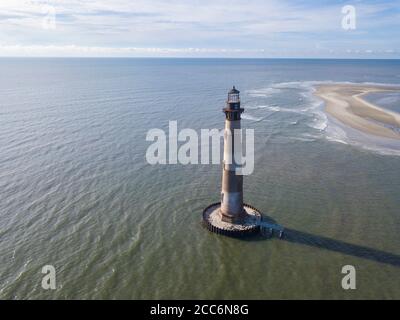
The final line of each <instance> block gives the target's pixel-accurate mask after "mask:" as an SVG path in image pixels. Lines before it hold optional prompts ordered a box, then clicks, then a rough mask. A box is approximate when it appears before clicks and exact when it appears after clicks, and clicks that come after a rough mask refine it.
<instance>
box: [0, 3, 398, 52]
mask: <svg viewBox="0 0 400 320" xmlns="http://www.w3.org/2000/svg"><path fill="white" fill-rule="evenodd" d="M345 6H351V8H350V11H349V9H348V7H345ZM344 7H345V8H344ZM346 8H347V9H346ZM343 10H344V11H343ZM349 19H350V20H349ZM0 56H32V57H36V56H46V57H47V56H60V57H234V58H235V57H237V58H242V57H243V58H252V57H256V58H264V57H265V58H400V0H395V1H386V0H382V1H374V0H365V1H364V0H354V1H340V0H338V1H328V0H310V1H304V0H230V1H227V0H112V1H111V0H0Z"/></svg>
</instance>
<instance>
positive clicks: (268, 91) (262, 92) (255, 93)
mask: <svg viewBox="0 0 400 320" xmlns="http://www.w3.org/2000/svg"><path fill="white" fill-rule="evenodd" d="M279 92H281V90H280V89H278V88H273V87H268V88H263V89H256V90H248V91H247V94H248V95H249V96H250V97H269V96H271V95H274V94H276V93H279Z"/></svg>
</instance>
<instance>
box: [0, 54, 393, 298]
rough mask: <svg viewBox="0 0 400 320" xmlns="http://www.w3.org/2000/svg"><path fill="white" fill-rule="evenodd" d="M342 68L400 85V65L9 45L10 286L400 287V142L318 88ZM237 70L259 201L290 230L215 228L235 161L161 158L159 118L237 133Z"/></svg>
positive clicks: (212, 290)
mask: <svg viewBox="0 0 400 320" xmlns="http://www.w3.org/2000/svg"><path fill="white" fill-rule="evenodd" d="M327 81H333V82H352V83H353V82H354V83H363V82H371V83H390V84H399V83H400V62H399V61H396V60H394V61H375V60H362V61H354V60H235V59H226V60H224V59H192V60H191V59H1V60H0V97H1V98H0V253H1V254H0V298H1V299H42V298H46V299H47V298H50V299H120V298H121V299H291V298H296V299H399V298H400V209H399V208H400V157H399V153H400V146H399V145H398V144H396V142H393V141H391V142H390V143H385V142H382V143H381V141H379V143H378V142H376V141H375V140H374V139H372V138H371V139H369V137H365V136H363V137H362V138H363V139H360V140H357V139H356V140H354V139H355V138H354V137H351V138H350V137H349V136H348V132H346V131H345V130H344V128H343V127H342V126H341V125H340V124H338V123H335V121H334V120H333V119H329V118H328V117H327V116H326V115H325V114H324V112H323V104H322V102H321V101H319V100H318V99H316V98H315V97H314V96H313V94H312V90H313V86H314V85H315V84H317V83H321V82H322V83H323V82H327ZM233 84H234V85H236V87H237V88H238V89H239V90H241V99H242V106H243V107H244V108H245V113H244V117H243V121H242V125H243V127H244V128H252V129H254V130H255V168H254V172H253V174H251V175H250V176H246V177H245V178H244V198H245V202H246V203H249V204H252V205H253V206H255V207H257V208H258V209H259V210H260V211H262V212H263V214H264V215H265V216H268V217H269V218H270V219H273V220H274V221H276V223H279V224H281V225H282V226H284V227H285V229H286V235H285V237H284V238H283V239H279V238H272V239H264V238H261V237H256V238H253V239H249V240H239V239H232V238H227V237H222V236H219V235H216V234H212V233H209V232H208V231H207V230H205V229H204V228H203V227H202V225H201V213H202V210H203V209H204V208H205V207H206V206H208V205H209V204H211V203H213V202H216V201H218V200H219V194H220V188H221V166H220V165H201V164H199V165H181V164H166V165H150V164H149V163H147V161H146V157H145V154H146V150H147V148H148V147H149V145H150V142H148V141H146V134H147V132H148V130H150V129H151V128H161V129H164V130H166V131H167V129H168V121H171V120H174V121H177V123H178V129H183V128H193V129H194V130H196V131H198V132H200V129H202V128H208V129H211V128H218V129H222V128H223V126H224V115H223V113H222V112H221V108H222V107H223V105H224V100H225V98H226V93H227V91H228V89H229V88H230V87H231V86H232V85H233ZM399 102H400V101H397V104H398V103H399ZM393 104H396V101H393V99H392V100H391V105H393ZM392 108H393V107H392ZM47 264H50V265H53V266H54V267H55V269H56V275H57V276H56V283H57V289H56V290H44V289H43V288H42V287H41V281H42V278H43V274H42V273H41V270H42V267H43V266H44V265H47ZM344 265H353V266H354V267H355V269H356V272H357V273H356V275H357V276H356V283H357V287H356V289H355V290H344V289H343V288H342V286H341V281H342V278H343V276H344V274H342V273H341V270H342V267H343V266H344Z"/></svg>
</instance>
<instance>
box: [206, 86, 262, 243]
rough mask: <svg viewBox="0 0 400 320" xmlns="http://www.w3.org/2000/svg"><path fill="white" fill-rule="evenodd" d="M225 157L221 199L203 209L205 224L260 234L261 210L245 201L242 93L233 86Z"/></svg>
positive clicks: (212, 228)
mask: <svg viewBox="0 0 400 320" xmlns="http://www.w3.org/2000/svg"><path fill="white" fill-rule="evenodd" d="M222 111H223V112H224V114H225V130H224V158H223V162H222V186H221V198H220V199H221V200H220V202H217V203H213V204H211V205H209V206H208V207H207V208H205V209H204V210H203V224H204V225H205V226H206V227H207V229H209V230H210V231H212V232H215V233H218V234H223V235H227V236H233V237H242V236H247V235H250V234H254V233H258V232H259V230H260V223H261V213H260V212H259V211H258V210H257V209H256V208H254V207H253V206H251V205H248V204H245V203H244V202H243V175H242V174H241V170H240V167H241V156H242V133H241V124H240V121H241V114H242V113H243V112H244V109H243V108H241V106H240V92H239V90H237V89H236V88H235V86H233V88H232V89H231V90H230V91H229V92H228V98H227V100H226V104H225V107H224V108H223V109H222Z"/></svg>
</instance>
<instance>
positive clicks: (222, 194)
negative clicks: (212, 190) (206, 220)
mask: <svg viewBox="0 0 400 320" xmlns="http://www.w3.org/2000/svg"><path fill="white" fill-rule="evenodd" d="M221 202H224V193H223V192H221Z"/></svg>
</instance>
